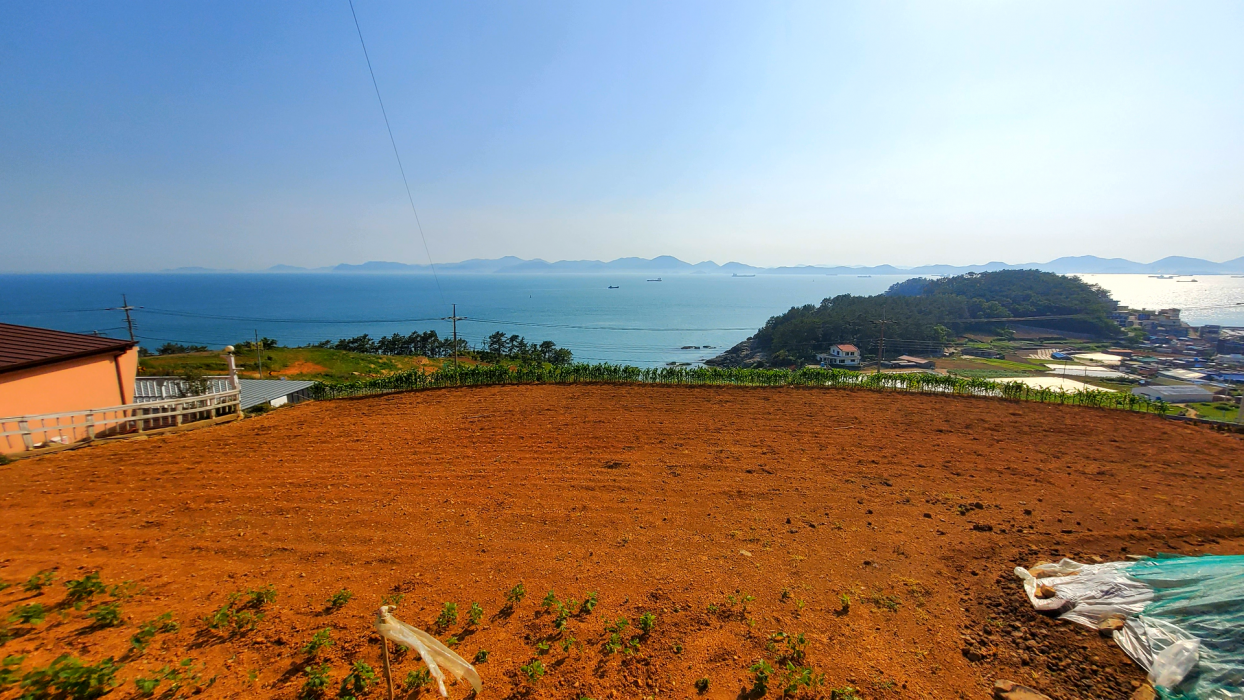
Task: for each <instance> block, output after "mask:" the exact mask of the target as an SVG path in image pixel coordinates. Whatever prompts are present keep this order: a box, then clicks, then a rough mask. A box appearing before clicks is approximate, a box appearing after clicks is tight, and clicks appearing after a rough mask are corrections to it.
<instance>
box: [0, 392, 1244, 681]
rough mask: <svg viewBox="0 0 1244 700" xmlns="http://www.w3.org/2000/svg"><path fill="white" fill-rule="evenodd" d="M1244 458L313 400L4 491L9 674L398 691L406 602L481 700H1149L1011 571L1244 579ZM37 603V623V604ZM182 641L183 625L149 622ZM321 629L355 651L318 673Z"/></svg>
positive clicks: (555, 395)
mask: <svg viewBox="0 0 1244 700" xmlns="http://www.w3.org/2000/svg"><path fill="white" fill-rule="evenodd" d="M1241 453H1242V450H1241V442H1240V440H1239V438H1238V437H1235V436H1231V435H1224V434H1218V433H1214V432H1211V431H1208V430H1205V429H1202V428H1198V427H1195V426H1191V425H1185V424H1181V423H1176V422H1173V421H1167V420H1163V419H1161V418H1158V417H1154V416H1150V415H1143V414H1136V413H1126V412H1122V411H1110V410H1101V409H1089V408H1078V407H1070V406H1058V405H1046V404H1036V403H1017V402H1016V403H1013V402H1007V401H1002V400H997V399H981V398H969V397H953V396H933V395H910V394H888V393H878V392H868V391H850V390H818V389H803V388H736V387H668V386H643V385H518V386H501V387H480V388H468V389H443V390H434V391H422V392H411V393H403V394H393V395H388V396H380V397H372V398H365V399H353V400H337V401H324V402H312V403H306V404H301V405H298V406H295V407H292V408H287V409H280V410H277V411H273V412H271V413H269V414H267V415H263V416H260V417H255V418H248V419H245V420H242V421H239V422H236V423H230V424H224V425H219V426H216V427H212V428H206V429H201V430H196V431H190V432H186V433H181V434H177V435H167V436H162V437H151V438H149V439H145V440H133V441H128V442H118V443H112V444H106V445H102V444H101V445H97V446H93V447H89V448H85V449H81V450H76V451H71V452H63V453H59V454H53V455H47V456H43V457H38V458H33V459H27V460H21V461H16V462H14V463H12V464H9V465H6V466H2V467H0V470H3V474H4V478H3V480H2V482H0V508H2V509H3V510H2V513H3V516H2V521H0V522H2V525H3V537H0V562H2V563H0V581H3V582H4V583H9V584H14V585H10V586H9V587H8V588H6V589H5V590H3V591H0V607H2V609H3V612H4V615H5V616H6V617H7V616H10V615H12V616H13V617H12V618H11V619H10V621H9V622H7V623H6V627H5V628H4V630H5V632H4V639H5V640H6V641H4V643H3V645H2V646H0V657H18V656H24V657H25V658H24V659H21V660H20V666H19V667H17V668H16V670H15V671H14V672H15V674H16V677H17V678H19V679H20V678H21V677H22V675H23V674H26V673H29V672H30V671H31V670H32V669H35V668H43V667H46V666H47V665H48V664H49V663H50V662H51V661H52V660H53V659H54V658H55V657H57V656H58V655H60V654H64V653H68V654H72V655H74V656H76V657H78V658H81V659H82V660H83V661H84V662H85V663H90V664H95V663H96V662H99V661H100V660H102V659H105V658H107V657H112V658H113V659H114V662H115V664H117V665H118V666H119V670H117V671H116V672H115V682H116V683H117V684H118V685H117V687H116V690H115V691H113V695H114V696H116V697H132V696H136V695H137V690H138V687H137V686H136V685H135V680H136V679H147V680H146V681H145V682H148V683H149V682H150V679H162V680H159V683H160V684H159V685H158V686H157V687H156V689H155V691H154V692H155V694H156V695H159V694H160V693H162V692H165V691H169V690H171V689H172V688H173V686H174V683H176V682H180V683H181V684H182V687H181V688H180V689H179V692H180V693H181V694H182V695H186V694H188V692H189V691H190V690H192V689H198V688H202V689H203V690H202V693H203V696H204V697H238V698H241V697H246V698H294V697H298V696H299V695H300V694H301V693H302V692H303V689H304V684H305V683H306V681H307V678H308V675H307V669H309V668H310V669H313V670H315V671H317V672H319V673H322V674H323V675H325V676H326V678H327V682H326V687H325V688H324V695H323V697H338V696H339V693H341V692H343V690H344V692H346V693H347V694H354V690H355V688H354V687H353V686H352V687H349V688H345V689H342V688H341V684H342V682H343V680H345V679H346V676H347V673H349V672H350V670H351V667H352V664H354V663H355V662H359V661H361V662H364V663H366V664H368V665H369V666H370V667H371V668H372V669H374V670H375V673H376V674H377V675H379V673H380V667H381V664H380V644H379V636H378V635H377V634H376V633H374V632H373V630H372V620H373V618H374V616H375V611H376V608H377V607H378V606H379V605H380V604H381V602H382V601H383V600H385V599H386V598H387V599H388V600H390V601H394V600H397V599H399V598H400V602H399V603H398V609H397V611H396V615H397V617H398V618H400V619H402V620H405V621H407V622H409V623H411V624H413V625H415V626H417V627H420V628H423V629H426V630H428V631H429V632H432V633H435V634H436V635H437V636H438V637H439V638H440V639H442V640H448V639H449V638H450V637H454V638H456V640H457V641H456V647H455V648H456V650H457V651H458V652H459V653H460V654H461V655H462V656H463V657H465V658H467V659H468V660H471V659H473V658H475V657H476V654H477V652H479V651H480V650H487V652H488V653H487V660H486V661H484V662H482V663H479V664H478V665H477V668H478V670H479V673H480V675H481V676H482V678H483V682H484V691H483V693H482V694H481V696H482V697H495V698H518V697H532V698H569V699H574V700H577V699H578V698H595V699H596V700H602V699H604V698H644V697H672V698H693V697H710V698H737V697H740V696H743V697H748V696H749V694H750V693H751V691H752V689H753V688H754V686H755V683H756V674H755V672H754V671H753V670H752V669H753V668H755V667H756V664H757V662H758V661H760V660H764V662H765V663H766V664H768V665H769V666H771V667H772V668H773V669H774V670H773V672H772V673H771V674H770V677H769V687H768V697H780V696H781V695H782V690H783V685H784V684H785V683H787V682H793V680H794V679H796V678H797V677H798V676H797V673H790V672H789V670H788V669H787V667H786V664H785V662H786V661H791V662H792V664H791V666H792V667H793V668H794V669H795V670H796V672H802V669H804V668H807V669H810V671H809V672H808V673H807V674H806V675H805V678H806V679H812V678H821V680H822V683H821V685H820V686H819V687H816V688H813V689H808V688H807V687H802V688H799V689H797V694H800V695H802V696H805V697H822V696H824V697H829V696H830V695H831V691H834V690H837V691H839V694H838V695H837V696H835V697H837V698H839V699H842V698H850V697H860V698H959V697H963V698H984V697H988V696H989V693H990V687H991V686H992V683H993V681H994V680H995V679H997V678H1007V679H1010V680H1014V681H1017V682H1022V683H1025V684H1027V685H1030V686H1034V687H1037V688H1039V689H1041V690H1042V691H1043V692H1045V693H1047V694H1049V695H1050V696H1051V697H1054V698H1059V699H1062V698H1067V699H1070V698H1081V697H1096V698H1127V697H1128V696H1130V694H1131V693H1132V691H1133V689H1134V686H1135V685H1136V684H1139V683H1140V682H1141V681H1143V679H1144V674H1143V673H1142V672H1141V671H1140V670H1139V669H1138V668H1137V667H1135V666H1134V665H1133V664H1132V663H1131V661H1129V660H1128V659H1127V658H1126V656H1125V655H1124V654H1123V653H1122V651H1120V650H1119V649H1118V648H1117V647H1116V646H1115V645H1114V644H1113V642H1111V641H1110V640H1109V639H1106V638H1101V637H1099V636H1098V635H1097V634H1096V633H1095V632H1089V631H1087V630H1083V629H1081V628H1078V627H1075V626H1073V625H1071V624H1069V623H1060V622H1057V621H1054V620H1051V619H1047V618H1044V617H1041V616H1038V615H1036V614H1035V613H1033V612H1032V611H1030V610H1029V609H1028V605H1027V602H1026V600H1024V599H1023V597H1022V593H1021V592H1020V588H1019V585H1018V582H1017V581H1016V580H1015V579H1014V576H1013V574H1012V569H1013V568H1014V567H1015V566H1016V565H1024V566H1030V565H1032V564H1035V563H1036V562H1038V561H1040V560H1054V559H1057V558H1058V557H1062V556H1071V557H1073V558H1077V559H1080V560H1087V561H1096V560H1097V559H1100V560H1113V559H1120V558H1123V557H1125V556H1126V555H1128V554H1151V553H1155V552H1158V551H1161V552H1180V553H1194V552H1213V553H1220V554H1236V553H1241V552H1244V539H1242V538H1241V533H1242V528H1241V525H1240V522H1239V513H1240V512H1241V506H1242V505H1244V483H1242V482H1241V479H1240V477H1239V475H1238V467H1239V458H1240V455H1241ZM49 570H51V571H53V572H54V573H53V576H54V580H53V581H52V582H51V583H50V585H47V586H46V587H43V588H42V589H41V590H40V591H28V590H25V587H24V586H23V585H22V584H23V583H24V582H26V581H28V580H29V579H30V578H31V577H32V576H36V575H37V574H38V573H39V572H46V571H49ZM92 572H98V574H99V577H100V579H101V581H102V584H103V585H104V586H105V588H106V587H108V586H114V585H118V584H122V585H121V586H120V587H119V588H117V589H114V590H111V591H108V590H103V591H99V592H97V593H96V594H95V595H93V596H90V597H88V598H86V599H85V600H80V601H79V604H78V605H77V606H75V605H72V604H69V601H67V600H66V595H67V593H68V589H67V588H66V587H65V586H64V583H65V582H67V581H71V580H73V581H83V580H85V577H86V576H87V575H88V574H90V573H92ZM126 581H132V582H133V584H130V585H128V586H126V585H124V582H126ZM519 583H522V584H523V588H524V589H525V597H524V598H523V599H522V600H521V601H519V602H517V603H515V604H513V605H512V606H510V607H509V608H507V607H506V594H507V592H508V591H511V590H512V589H513V588H514V587H515V586H516V585H517V584H519ZM79 586H81V584H79ZM269 586H271V588H268V587H269ZM268 591H271V592H273V593H275V597H274V598H273V596H272V595H271V594H270V593H268ZM342 591H348V592H349V595H344V594H342V595H337V594H339V593H341V592H342ZM549 591H553V597H554V598H556V600H557V604H561V605H563V606H564V607H567V610H568V612H569V613H570V614H569V616H567V617H564V622H563V629H561V630H559V629H558V627H557V620H558V618H559V615H558V614H557V612H556V610H557V604H552V605H551V607H549V608H546V607H544V605H543V604H542V601H543V599H545V597H546V594H548V592H549ZM593 592H594V593H595V594H596V597H595V600H596V604H595V606H594V608H593V609H592V610H591V611H590V612H588V611H586V610H585V609H584V606H583V604H582V602H583V601H584V600H585V599H586V598H587V597H588V596H589V594H590V593H593ZM237 593H240V594H242V595H241V597H240V598H231V595H232V594H237ZM332 598H335V599H336V604H335V605H330V603H329V601H330V599H332ZM570 599H573V600H574V602H575V603H574V604H573V605H571V604H568V603H567V602H566V601H568V600H570ZM447 602H448V603H453V604H454V605H455V606H456V610H454V614H452V615H449V614H444V613H445V605H444V604H445V603H447ZM114 603H116V604H117V605H116V606H115V607H112V608H107V607H106V606H111V605H113V604H114ZM472 603H478V605H479V606H480V607H481V608H482V614H481V616H480V618H479V620H478V621H477V622H475V623H474V624H472V623H471V622H470V621H469V610H470V608H471V606H472ZM35 604H38V605H41V606H43V609H44V611H45V612H46V615H45V616H44V619H43V620H42V621H39V622H35V621H33V620H31V619H30V618H31V617H32V615H31V614H30V613H31V608H26V607H20V606H31V605H35ZM101 609H106V610H111V613H108V614H103V615H101V613H100V610H101ZM19 610H21V611H22V613H21V614H19V613H18V611H19ZM164 613H171V616H170V617H169V618H166V621H172V622H176V623H177V629H175V630H174V629H173V628H172V626H171V625H165V624H164V622H156V624H153V625H147V626H146V627H144V624H145V623H149V622H152V621H159V620H160V618H159V616H161V615H162V614H164ZM443 614H444V616H443V617H442V615H443ZM89 615H94V616H95V617H94V618H91V617H88V616H89ZM645 615H651V616H652V617H648V618H645V617H644V616H645ZM23 617H24V618H26V619H25V621H23V619H22V618H23ZM101 617H103V618H105V619H103V620H102V621H101V619H100V618H101ZM438 618H441V619H442V621H443V622H444V624H443V625H438V624H437V620H438ZM619 618H625V619H626V624H625V625H621V624H619ZM641 620H646V622H641ZM105 622H106V623H109V624H111V623H117V622H119V623H120V624H119V625H116V626H108V625H105V624H103V623H105ZM649 623H650V624H649ZM645 626H646V627H648V629H647V631H645V629H644V628H645ZM144 629H146V630H155V631H154V632H152V633H151V634H150V635H147V636H146V637H144V639H145V641H144V642H143V643H142V644H140V645H138V646H145V650H143V651H141V652H140V651H139V650H138V649H137V647H136V646H135V645H134V644H133V643H132V642H131V640H132V639H133V638H134V637H135V635H136V634H138V633H140V632H142V631H143V630H144ZM324 629H329V630H330V632H329V633H328V634H327V637H328V638H331V640H332V641H333V643H332V645H331V646H325V647H323V648H320V649H319V650H318V651H314V652H312V651H308V650H307V644H308V642H309V641H310V640H311V639H312V637H313V635H314V634H315V633H316V632H318V631H320V630H324ZM779 633H782V634H784V635H789V636H782V635H781V634H779ZM799 635H803V637H802V641H800V637H799ZM322 638H324V635H321V639H322ZM570 640H573V641H570ZM184 659H192V661H190V662H189V665H188V666H185V667H182V666H179V664H180V663H181V662H182V661H183V660H184ZM533 660H534V661H538V662H539V663H538V666H537V665H536V664H533V663H532V662H533ZM15 663H16V662H15ZM325 664H326V665H327V667H325ZM422 668H423V665H422V663H421V662H420V661H418V659H417V655H415V654H412V653H406V654H401V655H398V656H396V657H395V659H394V676H395V680H396V681H397V683H398V684H399V697H408V696H411V697H426V698H432V697H435V696H436V691H435V687H434V686H423V687H422V688H419V689H417V690H415V691H413V692H411V693H407V691H405V690H402V689H401V688H400V685H401V683H402V681H403V679H405V678H406V677H407V675H408V673H410V672H411V671H414V670H417V669H422ZM760 668H763V667H760ZM179 669H185V670H179ZM524 669H525V670H524ZM541 672H542V673H541ZM179 678H180V679H181V680H180V681H178V679H179ZM356 678H358V676H355V677H353V678H351V679H350V680H351V681H353V680H355V679H356ZM702 679H708V686H707V688H706V689H705V690H704V691H703V692H702V693H701V692H700V691H699V690H698V689H697V687H696V684H697V682H698V681H701V680H702ZM363 685H367V683H363ZM382 685H383V681H380V682H379V683H378V684H377V683H372V684H370V688H369V689H368V690H367V691H366V694H367V695H368V696H370V697H384V689H383V687H382ZM847 688H854V689H855V691H856V692H855V693H854V695H852V694H850V693H848V692H847V690H846V689H847ZM469 690H470V688H469V686H467V685H466V684H464V683H458V684H456V685H452V686H450V695H451V697H455V698H461V697H466V696H467V694H468V692H469ZM18 694H19V690H18V689H17V688H16V687H10V688H9V689H8V690H0V697H3V698H9V697H17V695H18ZM750 696H751V697H757V696H756V695H755V694H750Z"/></svg>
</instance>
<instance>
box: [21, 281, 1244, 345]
mask: <svg viewBox="0 0 1244 700" xmlns="http://www.w3.org/2000/svg"><path fill="white" fill-rule="evenodd" d="M1082 277H1083V278H1084V279H1085V280H1087V281H1089V282H1094V283H1097V284H1101V285H1102V286H1104V287H1105V288H1106V289H1109V290H1110V291H1111V292H1112V293H1113V294H1114V296H1115V298H1116V299H1118V300H1120V301H1121V302H1123V303H1124V304H1127V305H1129V306H1142V307H1146V308H1159V307H1160V308H1166V307H1171V306H1175V307H1179V308H1183V309H1186V311H1185V313H1184V316H1183V317H1184V319H1185V320H1186V321H1187V322H1188V323H1191V324H1193V325H1199V324H1203V323H1218V324H1222V325H1228V326H1231V325H1234V326H1244V306H1239V307H1237V308H1214V309H1203V308H1197V307H1207V306H1223V305H1228V304H1236V303H1238V302H1240V301H1244V279H1237V278H1232V277H1229V276H1198V277H1197V279H1198V282H1197V283H1188V282H1176V281H1174V280H1158V279H1154V278H1150V277H1148V276H1145V275H1083V276H1082ZM904 279H907V276H906V275H894V276H880V275H879V276H872V277H855V276H846V275H837V276H826V275H817V276H813V275H807V276H805V275H765V274H761V275H757V276H756V277H730V276H725V275H665V276H664V277H663V281H661V282H647V281H645V280H646V277H645V276H643V275H462V274H458V275H441V276H440V289H439V290H438V287H437V284H436V280H434V279H433V277H432V276H431V275H421V274H393V275H387V274H342V273H326V274H288V275H279V274H134V275H0V322H6V323H16V324H23V325H33V326H43V327H48V328H57V329H60V330H66V331H72V332H92V331H99V332H100V333H101V334H103V335H110V336H113V337H118V338H123V337H125V333H126V331H125V322H124V321H125V318H124V315H123V314H122V313H121V312H120V311H107V310H104V307H106V306H119V305H120V304H121V295H122V294H126V295H127V298H128V299H129V303H130V304H132V305H134V306H139V307H143V308H140V309H138V310H136V311H135V312H134V315H135V319H136V321H137V330H136V335H137V336H138V338H139V340H140V341H141V343H142V345H143V346H144V347H146V348H147V349H149V350H153V351H154V350H155V349H156V348H158V347H159V346H160V345H162V344H163V343H165V342H176V343H182V344H196V345H207V346H209V347H212V348H219V347H222V346H224V345H227V344H236V343H239V342H241V341H244V340H247V339H249V338H252V337H253V336H254V333H255V331H258V332H259V334H260V335H261V336H267V337H270V338H275V339H277V340H278V341H280V342H281V343H282V344H285V345H303V344H308V343H314V342H317V341H320V340H325V339H333V340H335V339H338V338H344V337H350V336H355V335H360V334H363V333H367V334H369V335H371V336H372V337H373V338H375V337H379V336H384V335H389V334H392V333H402V334H407V333H410V332H411V331H415V330H419V331H426V330H435V331H437V333H440V334H442V335H448V334H449V333H450V331H451V325H450V323H449V322H448V321H445V320H442V319H443V318H444V317H447V316H449V315H450V306H449V304H451V303H456V304H457V305H458V315H459V316H465V317H467V318H468V319H470V320H466V321H460V322H459V324H458V332H459V335H460V336H461V337H463V338H465V339H467V340H468V341H469V342H471V343H473V344H479V343H480V342H481V341H482V340H483V338H484V337H485V336H487V335H488V334H490V333H492V332H494V331H498V330H500V331H503V332H505V333H507V334H511V333H513V334H518V335H522V336H525V337H526V338H527V340H529V341H539V340H552V341H554V342H556V343H557V344H558V345H560V346H563V347H568V348H570V349H571V350H572V351H573V352H574V355H575V358H576V359H577V360H581V361H586V362H611V363H627V364H634V365H640V366H652V365H660V364H664V363H666V362H693V363H694V362H700V361H703V360H704V359H706V358H709V357H712V356H714V355H716V354H718V353H720V352H721V351H722V350H724V349H725V348H728V347H730V346H731V345H734V344H735V343H737V342H739V341H741V340H743V339H745V338H747V337H748V336H750V335H751V334H752V333H754V332H755V330H756V329H757V328H759V327H760V326H761V325H762V324H763V323H764V322H765V321H766V320H767V319H768V318H769V317H771V316H774V315H777V314H780V313H783V312H785V311H786V310H787V309H789V308H790V307H791V306H797V305H802V304H816V303H819V302H820V301H821V300H822V299H824V298H825V297H831V296H835V295H838V294H846V293H850V294H857V295H859V294H878V293H881V292H883V291H885V290H886V289H887V288H888V287H889V286H890V285H891V284H894V283H895V282H899V281H902V280H904ZM1183 279H1187V278H1183ZM610 285H617V286H618V289H609V288H608V287H609V286H610ZM442 294H443V297H442ZM88 299H89V300H92V301H90V302H84V301H83V300H88ZM253 319H264V320H253ZM684 346H698V347H697V348H692V349H683V348H684ZM705 346H712V347H711V348H706V347H705Z"/></svg>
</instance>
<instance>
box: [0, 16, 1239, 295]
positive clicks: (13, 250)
mask: <svg viewBox="0 0 1244 700" xmlns="http://www.w3.org/2000/svg"><path fill="white" fill-rule="evenodd" d="M356 8H357V11H358V16H359V21H360V23H361V25H362V29H363V32H364V36H365V37H366V39H367V42H368V49H369V50H370V52H371V57H372V62H373V65H374V66H375V70H376V76H377V78H378V80H379V82H380V88H381V90H382V92H383V94H384V97H385V101H386V105H387V107H388V111H389V116H390V119H391V121H392V124H393V129H394V132H395V136H396V139H397V143H398V147H399V149H400V151H401V154H402V157H403V160H404V161H405V164H406V170H407V173H408V175H409V176H410V181H411V185H412V188H413V191H414V195H415V200H416V203H417V204H418V205H419V209H420V215H421V217H422V220H423V224H424V230H425V232H426V234H427V239H428V245H429V248H430V249H431V252H432V256H433V258H434V259H435V260H437V261H438V262H445V261H453V260H460V259H464V258H471V257H499V256H502V255H518V256H522V257H543V258H546V259H563V258H566V259H578V258H601V259H609V258H614V257H620V256H627V255H639V256H644V257H652V256H655V255H661V254H670V255H676V256H678V257H681V258H683V259H686V260H690V261H692V262H696V261H699V260H707V259H711V260H716V261H717V262H726V261H728V260H738V261H742V262H748V263H752V264H765V265H772V264H810V263H817V264H825V263H831V264H877V263H883V262H888V263H893V264H900V265H916V264H922V263H933V262H945V263H973V262H984V261H987V260H1004V261H1008V262H1026V261H1033V260H1047V259H1050V258H1054V257H1057V256H1060V255H1076V254H1097V255H1102V256H1122V257H1128V258H1131V259H1135V260H1142V261H1148V260H1152V259H1156V258H1159V257H1162V256H1165V255H1170V254H1183V255H1192V256H1198V257H1205V258H1209V259H1214V260H1225V259H1228V258H1234V257H1238V256H1240V255H1244V197H1241V196H1240V194H1241V192H1244V130H1241V129H1240V124H1244V89H1242V88H1244V42H1241V41H1239V37H1240V36H1241V35H1242V33H1244V4H1240V3H1238V2H1198V3H1176V2H1168V3H1153V2H1094V3H1071V2H1066V3H1059V2H1041V3H1037V2H1033V3H1012V2H993V1H990V2H985V1H983V0H982V1H979V2H947V3H933V2H918V3H886V2H867V3H865V2H858V3H849V4H848V3H829V2H812V3H754V2H748V3H730V2H720V1H717V0H715V1H713V2H702V3H696V2H653V3H644V2H626V3H600V2H583V3H542V2H523V3H515V2H497V3H487V2H484V3H472V2H461V3H457V2H456V3H388V2H375V1H374V0H357V1H356ZM0 249H2V250H3V255H0V271H7V272H19V271H122V270H156V269H161V268H168V267H176V266H183V265H202V266H207V267H230V268H240V269H255V268H262V267H266V266H269V265H272V264H276V263H286V264H294V265H306V266H318V265H327V264H335V263H338V262H362V261H366V260H397V261H402V262H415V263H419V262H426V256H425V254H424V252H423V246H422V243H421V242H420V240H419V236H418V233H417V231H416V229H415V227H414V221H413V218H412V216H411V213H410V209H409V205H408V204H407V202H406V197H405V192H404V191H403V189H402V184H401V179H400V176H399V174H398V171H397V166H396V163H395V161H394V159H393V153H392V151H391V149H390V146H389V142H388V136H387V134H386V133H385V130H384V122H383V121H382V119H381V115H380V111H379V107H378V106H377V103H376V99H375V95H374V93H373V92H372V86H371V82H370V79H369V77H368V75H367V66H366V64H365V63H364V60H363V55H362V51H361V49H360V47H359V43H358V37H357V35H356V33H355V29H354V24H353V20H352V19H351V17H350V9H349V6H348V4H347V3H346V2H345V0H341V1H340V2H323V3H310V2H306V3H302V2H300V3H263V2H258V3H257V2H237V3H230V2H212V3H167V2H149V3H144V2H116V3H108V2H93V3H35V2H13V3H9V4H7V6H6V9H5V21H4V22H3V23H0Z"/></svg>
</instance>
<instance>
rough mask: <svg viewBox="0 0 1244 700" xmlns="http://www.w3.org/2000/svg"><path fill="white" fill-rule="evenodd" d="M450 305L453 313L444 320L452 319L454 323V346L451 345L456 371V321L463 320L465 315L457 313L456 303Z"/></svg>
mask: <svg viewBox="0 0 1244 700" xmlns="http://www.w3.org/2000/svg"><path fill="white" fill-rule="evenodd" d="M451 306H452V307H453V315H451V316H450V317H449V318H447V319H444V320H446V321H453V324H454V346H453V347H454V372H455V373H457V371H458V321H462V320H465V317H463V316H459V315H458V305H457V304H451Z"/></svg>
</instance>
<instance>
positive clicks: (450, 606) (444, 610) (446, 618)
mask: <svg viewBox="0 0 1244 700" xmlns="http://www.w3.org/2000/svg"><path fill="white" fill-rule="evenodd" d="M456 624H458V604H457V603H445V604H444V605H442V606H441V614H440V616H439V617H437V618H436V622H435V626H436V629H438V630H441V631H442V632H443V631H445V630H447V629H449V628H450V627H451V626H453V625H456Z"/></svg>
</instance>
